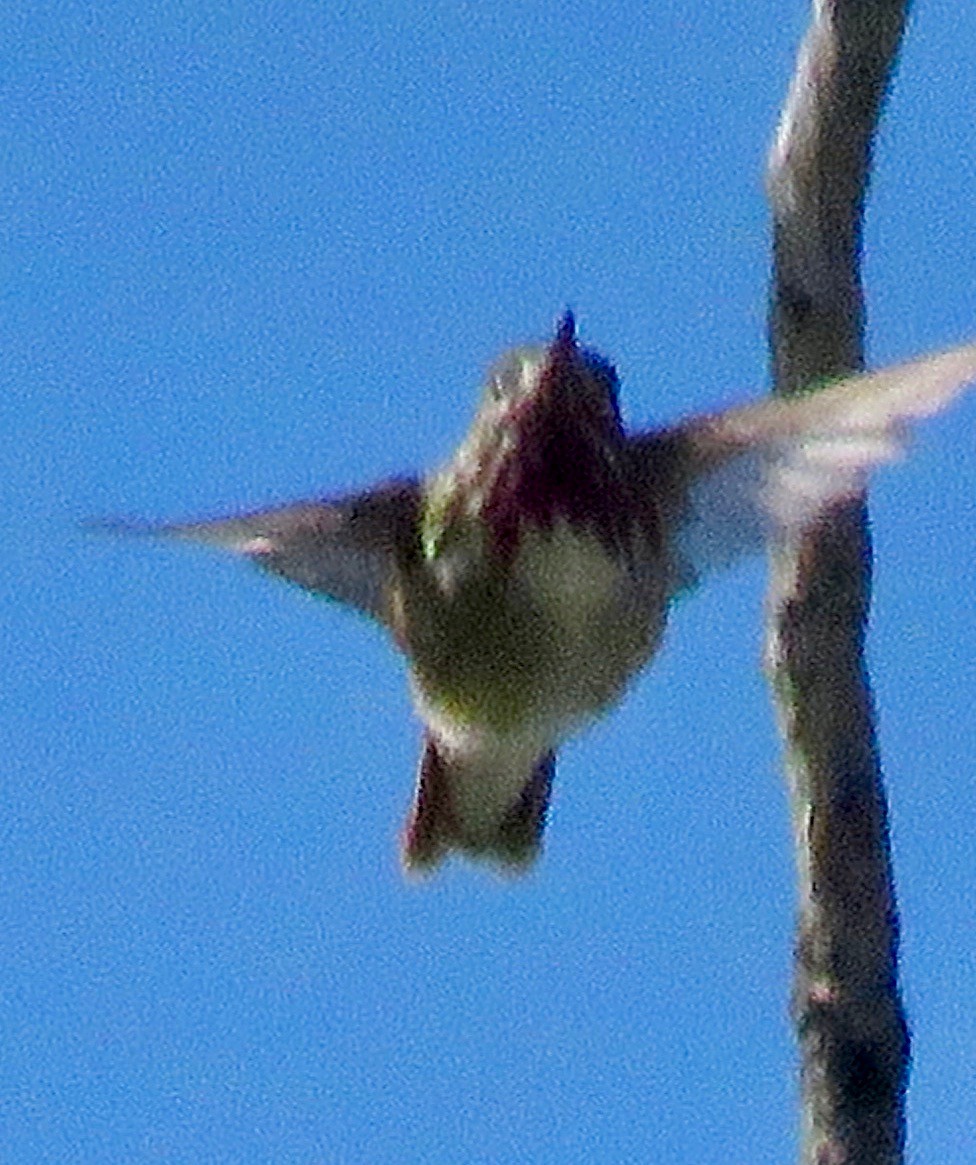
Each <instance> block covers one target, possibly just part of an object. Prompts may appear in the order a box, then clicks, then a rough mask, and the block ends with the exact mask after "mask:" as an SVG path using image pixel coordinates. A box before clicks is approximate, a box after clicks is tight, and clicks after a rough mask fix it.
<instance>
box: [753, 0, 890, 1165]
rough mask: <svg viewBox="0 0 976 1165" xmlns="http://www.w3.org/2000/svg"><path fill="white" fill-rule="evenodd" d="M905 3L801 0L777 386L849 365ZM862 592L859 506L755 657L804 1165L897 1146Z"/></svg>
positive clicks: (784, 207)
mask: <svg viewBox="0 0 976 1165" xmlns="http://www.w3.org/2000/svg"><path fill="white" fill-rule="evenodd" d="M906 11H907V3H906V2H905V0H814V6H813V18H812V22H811V26H810V28H809V30H808V32H807V35H806V38H805V40H804V43H803V45H802V47H801V50H800V54H799V58H798V61H797V66H796V72H795V75H794V78H793V81H792V85H791V88H790V92H789V95H788V97H787V100H786V104H785V107H784V111H783V116H782V120H781V122H780V126H779V129H778V131H777V134H776V138H775V141H774V144H773V148H772V151H771V155H770V161H769V172H768V190H769V198H770V202H771V207H772V215H773V274H772V286H771V303H770V343H771V351H772V360H773V370H774V381H775V388H776V390H777V391H780V392H791V391H795V390H798V389H801V388H803V387H805V386H807V385H809V384H810V383H811V382H813V381H815V380H817V379H819V378H823V377H830V376H836V375H839V374H841V373H846V372H850V371H852V370H855V369H859V368H861V367H863V361H864V354H863V332H864V301H863V293H862V288H861V275H860V253H861V242H862V223H863V211H864V200H865V194H866V190H867V184H868V176H869V171H870V164H871V149H872V142H873V138H874V133H875V130H876V127H877V122H878V116H879V113H880V110H881V106H882V103H883V101H884V97H885V94H886V91H887V88H888V84H889V81H890V78H891V74H892V69H893V65H894V61H895V58H896V56H897V52H898V47H899V45H900V42H901V38H902V35H903V31H904V25H905V19H906ZM870 586H871V548H870V537H869V532H868V526H867V515H866V510H865V508H864V506H863V504H856V505H853V506H850V507H848V508H847V509H845V510H844V511H842V512H840V513H839V514H838V515H837V517H836V520H834V521H831V523H830V524H829V525H827V524H824V525H823V526H822V527H821V528H820V529H818V530H817V531H816V532H815V533H813V534H811V535H810V536H809V537H807V538H805V539H804V540H803V543H802V544H801V545H798V546H790V547H783V548H781V549H780V550H778V551H777V553H776V555H775V556H774V563H773V579H772V584H771V591H770V607H769V627H768V640H767V665H768V668H769V671H770V674H771V677H772V681H773V684H774V689H775V694H776V699H777V702H778V708H779V715H780V719H781V723H782V727H783V731H784V734H785V737H786V741H787V769H788V778H789V783H790V790H791V798H792V809H793V823H794V831H795V840H796V848H797V866H798V874H799V920H798V926H799V934H798V942H797V951H796V972H795V981H794V1010H795V1016H796V1023H797V1030H798V1038H799V1043H800V1053H801V1090H802V1105H803V1139H802V1150H801V1160H802V1162H803V1163H804V1165H842V1163H849V1165H855V1163H856V1165H882V1163H884V1165H892V1163H894V1162H899V1161H901V1160H902V1155H903V1150H904V1140H905V1119H904V1096H905V1087H906V1083H907V1076H908V1060H909V1038H908V1030H907V1026H906V1023H905V1017H904V1012H903V1009H902V1004H901V999H900V997H899V991H898V967H897V955H898V917H897V908H896V903H895V891H894V885H893V880H892V870H891V857H890V847H889V837H888V811H887V804H886V800H885V794H884V789H883V784H882V778H881V770H880V761H879V757H878V751H877V744H876V739H875V728H874V710H873V702H872V696H871V691H870V686H869V682H868V678H867V674H866V670H865V664H864V658H863V646H864V633H865V623H866V619H867V612H868V605H869V601H870Z"/></svg>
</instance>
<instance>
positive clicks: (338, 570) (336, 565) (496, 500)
mask: <svg viewBox="0 0 976 1165" xmlns="http://www.w3.org/2000/svg"><path fill="white" fill-rule="evenodd" d="M974 377H976V345H973V346H970V347H967V348H961V349H956V350H955V351H953V352H949V353H946V354H944V355H942V356H936V357H930V358H928V359H926V360H923V361H919V362H917V363H916V364H914V365H905V366H902V367H901V368H896V369H892V370H888V371H886V372H882V373H877V374H874V375H872V376H864V377H856V378H852V379H851V380H849V381H846V382H843V383H841V384H836V385H832V386H830V387H828V388H827V389H824V390H822V391H820V392H818V393H816V394H809V395H804V396H802V397H798V398H791V399H789V400H783V399H773V400H769V401H765V402H760V403H758V404H755V405H747V406H744V407H741V408H736V409H731V410H727V411H726V412H720V413H715V414H713V415H710V416H702V417H695V418H691V419H690V420H688V421H686V422H684V423H682V424H679V425H677V426H674V427H671V428H667V429H661V430H656V431H654V430H652V431H647V432H643V433H636V434H627V433H626V432H625V431H624V428H623V426H622V424H621V420H620V414H619V409H618V403H617V378H616V374H615V372H614V370H613V368H612V367H611V366H610V365H609V364H608V363H607V362H606V361H605V360H603V359H602V357H600V356H599V355H597V354H596V353H595V352H593V351H591V350H589V349H586V348H583V347H581V346H580V345H579V343H578V342H577V339H576V335H575V326H574V323H573V319H572V317H571V316H570V315H567V316H565V317H564V319H563V320H562V322H561V324H560V326H559V328H558V330H557V333H556V336H555V338H554V340H553V341H552V342H551V343H550V344H548V345H546V346H539V347H535V348H521V349H516V350H514V351H513V352H511V353H509V354H508V355H507V356H506V357H504V358H503V359H502V360H501V361H500V362H499V363H498V364H497V365H496V366H495V367H494V368H493V369H492V371H491V373H490V374H489V377H488V381H487V385H486V389H485V393H484V397H483V400H482V403H481V407H480V409H479V411H478V413H477V416H476V418H475V421H474V424H473V426H472V428H471V430H470V432H469V434H468V437H467V438H466V439H465V441H464V442H463V443H462V445H461V446H460V448H459V449H458V451H457V453H456V454H455V456H454V457H453V458H452V460H451V461H450V462H449V463H448V464H447V465H446V466H445V467H443V468H442V469H441V470H439V471H437V472H435V473H434V474H432V475H430V476H428V477H426V478H423V479H419V480H418V479H406V480H401V481H395V482H391V483H388V484H385V485H381V486H378V487H375V488H373V489H371V490H367V491H365V492H363V493H359V494H354V495H350V496H348V497H345V498H338V499H334V500H331V501H321V502H320V501H311V502H303V503H298V504H296V505H292V506H286V507H281V508H277V509H272V510H267V511H262V512H259V513H255V514H250V515H244V516H242V517H239V518H227V519H217V520H215V521H209V522H195V523H189V524H182V525H175V526H168V527H161V528H158V529H157V530H155V531H154V532H156V533H162V534H169V535H174V536H177V537H184V538H188V539H191V540H195V541H202V542H205V543H209V544H212V545H217V546H222V547H224V548H226V549H231V550H234V551H236V552H238V553H240V554H243V555H245V556H247V557H249V558H251V559H252V560H253V561H255V562H256V563H257V564H258V565H260V566H262V567H264V568H265V569H267V570H270V571H272V572H273V573H276V574H279V575H281V576H283V577H285V578H287V579H289V580H291V581H293V582H297V583H298V584H299V585H301V586H303V587H306V588H307V589H309V590H312V591H315V592H317V593H322V594H325V595H328V596H329V597H331V598H334V599H337V600H339V601H342V602H346V603H348V604H351V605H352V606H355V607H357V608H358V609H360V610H361V611H363V612H365V613H367V614H368V615H370V616H372V617H373V618H374V619H376V620H377V621H378V622H380V623H381V624H382V625H383V626H385V627H386V628H387V629H388V630H389V631H390V632H391V634H392V636H393V638H394V640H395V642H396V643H397V645H398V646H399V647H400V649H401V650H402V651H403V652H404V654H405V656H406V658H407V660H408V663H409V666H410V682H411V687H412V691H413V696H414V703H415V706H416V708H417V712H418V714H419V716H420V719H421V720H422V722H423V724H424V745H423V752H422V758H421V764H420V774H419V779H418V788H417V796H416V801H415V806H414V812H413V815H412V818H411V820H410V822H409V824H408V827H407V830H406V835H405V849H404V855H405V860H406V863H407V865H408V866H409V867H411V868H414V869H425V868H430V867H433V866H435V865H436V864H437V863H438V862H439V860H440V859H441V858H442V857H443V856H444V855H445V854H446V853H447V852H449V851H450V850H452V849H457V850H460V851H462V852H465V853H467V854H469V855H470V856H474V857H484V858H488V859H491V860H494V861H495V862H496V863H498V864H500V865H502V866H505V867H511V868H516V869H517V868H521V867H523V866H525V865H526V864H528V863H529V862H531V860H532V859H533V858H534V856H535V855H536V853H537V851H538V847H539V844H540V841H541V836H542V830H543V826H544V821H545V814H546V809H547V805H548V799H549V789H550V785H551V782H552V777H553V772H554V763H555V760H554V758H555V751H556V749H557V748H558V747H559V746H560V745H561V744H562V743H563V742H564V741H565V740H566V739H567V738H568V737H569V736H571V735H572V734H573V733H575V732H576V731H578V730H579V729H580V728H581V727H583V726H584V725H585V724H586V723H587V722H588V721H590V720H592V719H593V718H595V717H597V716H599V715H601V714H603V713H604V712H606V711H608V710H609V709H610V708H611V707H612V706H613V705H615V704H616V703H617V702H618V701H619V700H620V698H621V697H622V695H623V694H624V692H625V690H626V688H627V686H628V684H629V683H630V682H631V680H632V679H633V678H634V676H636V675H637V673H638V672H639V671H640V670H641V669H642V668H643V667H644V666H645V664H647V663H648V661H649V660H650V659H651V658H652V657H653V655H654V652H655V651H656V649H657V647H658V644H659V642H660V639H661V636H662V633H663V631H664V626H665V622H666V618H667V612H668V608H669V606H670V605H671V603H672V601H673V600H674V599H675V598H676V596H677V595H678V594H680V593H681V592H683V591H684V590H686V589H688V587H689V584H691V583H694V582H696V581H697V580H698V579H699V578H700V577H701V576H702V574H704V573H706V572H707V571H708V570H711V569H714V568H715V567H716V566H721V565H724V564H725V563H727V562H730V561H734V560H735V559H736V558H738V557H741V556H742V555H744V554H748V553H755V552H758V551H760V550H761V549H762V547H763V545H764V544H765V540H766V538H767V537H768V536H769V535H770V534H771V533H775V532H777V531H778V532H779V535H780V536H790V535H793V534H796V533H797V532H802V531H803V530H804V529H805V528H807V527H808V526H809V525H810V524H811V523H813V522H815V521H817V520H819V519H820V518H821V517H822V515H823V514H824V513H825V512H826V511H827V510H828V509H829V507H830V506H831V505H832V504H835V503H836V502H838V501H841V500H843V499H845V498H848V497H850V496H852V495H853V494H855V493H856V492H857V491H858V490H860V489H861V488H862V487H863V484H864V480H865V475H866V473H867V471H868V470H869V469H870V468H871V467H872V466H873V465H875V464H877V463H879V462H882V461H885V460H890V459H891V457H892V456H893V455H895V454H896V453H897V451H898V449H899V448H900V447H901V444H902V440H903V435H904V434H903V430H904V428H905V426H906V424H907V423H908V422H909V421H911V420H914V419H916V418H918V417H922V416H926V415H928V414H930V413H932V412H935V411H937V410H938V409H940V408H941V407H943V406H944V405H945V404H946V403H948V402H949V400H951V399H952V398H953V397H954V396H955V395H956V394H957V393H958V392H959V391H960V389H961V388H962V387H963V386H964V385H965V384H966V383H968V382H969V381H971V380H972V379H973V378H974Z"/></svg>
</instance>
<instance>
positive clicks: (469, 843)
mask: <svg viewBox="0 0 976 1165" xmlns="http://www.w3.org/2000/svg"><path fill="white" fill-rule="evenodd" d="M455 765H456V762H455V761H453V760H452V758H450V757H445V756H444V755H443V753H442V752H441V751H440V750H439V749H438V747H437V743H436V741H435V740H434V738H433V737H432V736H430V735H429V734H427V735H426V736H425V737H424V743H423V752H422V754H421V758H420V769H419V773H418V776H417V791H416V794H415V797H414V804H413V811H412V812H411V814H410V818H409V820H408V821H407V826H406V829H405V831H404V837H403V864H404V866H405V868H406V869H407V870H408V872H410V873H413V874H421V875H423V874H427V873H432V872H433V871H434V869H436V867H437V866H438V865H439V864H440V863H441V861H442V860H443V859H444V858H445V857H447V855H448V854H449V853H450V852H451V851H455V850H456V851H458V852H460V853H463V854H464V855H465V856H466V857H469V858H473V859H475V860H477V861H487V862H491V863H493V864H494V865H495V866H497V867H498V868H499V869H500V870H501V871H502V872H504V873H510V874H519V873H522V872H524V871H525V870H526V869H527V868H528V867H529V866H531V865H532V863H533V862H534V861H535V859H536V858H537V857H538V855H539V852H540V850H541V848H542V835H543V832H544V830H545V824H546V813H547V810H548V808H549V793H550V789H551V787H552V779H553V775H554V773H555V767H556V758H555V756H554V754H553V753H551V752H550V753H545V754H544V755H543V756H541V757H540V758H539V760H538V762H537V763H536V766H535V768H534V769H533V770H532V774H531V776H530V777H529V779H528V781H527V782H526V784H525V787H524V788H523V790H522V792H521V794H520V795H519V797H518V799H517V800H516V801H515V802H514V803H513V804H512V805H510V806H508V807H507V808H505V809H503V810H502V812H501V813H500V814H498V815H497V816H494V815H492V816H491V819H490V821H489V822H488V824H487V825H486V824H485V823H484V822H483V821H482V822H479V823H477V824H474V823H472V822H471V821H470V820H465V818H464V815H463V814H462V812H461V811H460V806H459V804H458V798H457V796H456V794H455V789H456V788H457V784H458V778H457V774H456V773H455V772H454V766H455Z"/></svg>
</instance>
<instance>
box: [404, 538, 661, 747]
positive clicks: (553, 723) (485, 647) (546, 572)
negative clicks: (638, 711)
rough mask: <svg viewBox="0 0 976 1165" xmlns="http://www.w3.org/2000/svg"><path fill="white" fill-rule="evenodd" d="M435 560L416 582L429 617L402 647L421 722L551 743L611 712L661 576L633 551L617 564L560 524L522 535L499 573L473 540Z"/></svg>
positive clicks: (642, 647) (650, 642) (649, 646)
mask: <svg viewBox="0 0 976 1165" xmlns="http://www.w3.org/2000/svg"><path fill="white" fill-rule="evenodd" d="M446 553H447V554H451V555H454V556H455V557H454V558H453V560H452V559H449V558H445V559H443V560H441V561H439V562H436V563H434V564H432V566H431V570H430V573H429V574H428V576H427V579H426V591H427V594H428V598H429V599H430V616H431V617H430V618H428V619H424V620H423V621H421V622H417V625H416V626H414V627H413V628H412V629H411V633H410V634H409V635H408V636H407V640H408V642H407V644H406V646H407V650H408V654H410V655H411V656H412V663H413V672H414V681H415V689H416V691H417V697H418V705H419V709H420V712H421V715H422V716H423V718H424V719H425V720H426V721H427V722H428V724H431V725H432V726H433V727H435V728H439V729H440V730H441V732H440V734H441V735H444V730H445V729H446V728H449V727H450V726H451V725H454V726H455V728H456V729H457V730H458V731H459V732H464V731H468V730H470V729H472V728H479V729H482V730H484V731H485V732H490V733H510V732H518V733H520V734H521V733H528V734H529V735H530V736H531V737H533V738H538V739H539V741H540V743H542V744H544V745H546V746H549V745H554V744H556V743H558V742H559V741H560V740H561V739H563V738H564V737H565V736H566V735H568V733H569V732H571V731H572V730H573V729H574V728H576V727H578V726H579V725H580V723H582V722H584V721H586V720H587V719H590V718H591V717H593V716H595V715H597V714H599V713H600V712H602V711H603V710H605V709H606V708H607V707H608V706H610V705H611V704H613V703H614V702H616V700H618V699H619V698H620V696H621V695H622V694H623V691H624V688H625V687H626V685H627V683H628V681H629V680H630V679H631V677H632V676H633V675H634V674H635V673H636V672H637V671H638V670H639V669H640V668H641V667H642V666H643V664H644V663H646V662H647V660H648V659H649V658H650V656H651V654H652V652H653V650H654V648H655V646H656V645H657V641H658V639H659V637H660V634H661V630H662V628H663V623H664V615H665V607H666V600H665V584H664V578H663V574H664V572H663V570H661V571H658V570H656V569H655V565H654V563H653V560H652V558H651V556H650V554H649V552H647V553H642V551H641V547H640V546H638V547H637V548H636V552H635V554H634V555H632V556H630V557H618V556H616V555H614V554H613V553H612V552H611V551H610V550H609V549H608V547H607V545H606V544H605V542H603V541H602V540H601V539H599V538H598V537H597V536H596V535H595V534H593V533H591V532H589V531H588V530H586V529H585V528H579V527H574V526H571V525H570V524H569V523H568V522H566V521H562V520H560V521H558V522H556V523H554V524H553V525H552V526H551V527H547V528H540V527H534V526H528V527H526V528H523V530H522V532H521V536H520V539H519V543H518V549H517V551H516V553H515V554H514V556H513V557H512V559H511V561H509V562H505V563H504V564H502V565H500V564H498V563H497V562H495V561H494V560H493V559H492V557H491V555H490V554H485V555H482V554H481V553H480V550H479V548H478V547H477V543H476V542H469V543H465V542H463V541H460V542H458V543H456V544H455V545H454V546H453V547H452V549H451V550H450V551H447V552H446ZM659 576H660V577H659ZM418 615H419V612H418ZM413 622H416V621H413Z"/></svg>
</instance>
